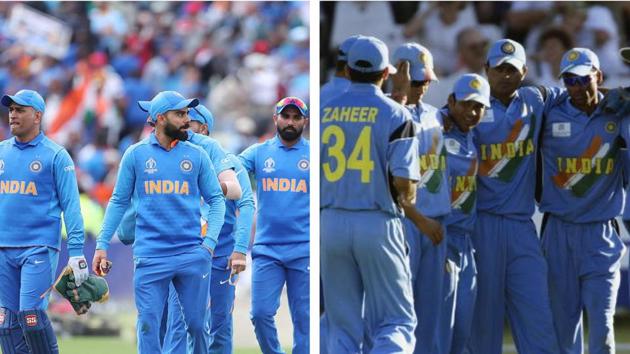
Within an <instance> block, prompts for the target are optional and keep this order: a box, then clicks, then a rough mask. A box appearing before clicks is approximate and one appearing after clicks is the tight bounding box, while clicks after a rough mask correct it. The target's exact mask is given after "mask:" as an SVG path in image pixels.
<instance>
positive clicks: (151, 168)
mask: <svg viewBox="0 0 630 354" xmlns="http://www.w3.org/2000/svg"><path fill="white" fill-rule="evenodd" d="M144 167H145V168H144V172H146V173H148V174H152V173H155V172H157V162H156V161H155V159H153V158H152V157H149V159H148V160H147V161H146V162H145V163H144Z"/></svg>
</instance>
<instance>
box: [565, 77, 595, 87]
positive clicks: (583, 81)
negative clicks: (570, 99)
mask: <svg viewBox="0 0 630 354" xmlns="http://www.w3.org/2000/svg"><path fill="white" fill-rule="evenodd" d="M591 76H592V75H586V76H563V77H562V82H564V86H586V85H588V84H590V83H591V80H592V78H591Z"/></svg>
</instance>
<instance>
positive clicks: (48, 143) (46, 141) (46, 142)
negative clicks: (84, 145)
mask: <svg viewBox="0 0 630 354" xmlns="http://www.w3.org/2000/svg"><path fill="white" fill-rule="evenodd" d="M40 144H41V145H42V146H43V147H45V148H46V149H48V150H50V151H52V153H53V154H56V153H58V152H59V151H61V150H64V151H65V150H66V149H65V148H64V147H63V146H61V145H59V144H57V143H56V142H54V141H52V140H51V139H50V138H49V137H47V136H46V135H44V136H43V137H42V140H41V141H40Z"/></svg>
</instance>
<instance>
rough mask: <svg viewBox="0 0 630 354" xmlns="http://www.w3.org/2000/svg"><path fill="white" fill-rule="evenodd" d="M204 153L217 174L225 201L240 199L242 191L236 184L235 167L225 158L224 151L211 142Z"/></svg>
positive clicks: (218, 145)
mask: <svg viewBox="0 0 630 354" xmlns="http://www.w3.org/2000/svg"><path fill="white" fill-rule="evenodd" d="M206 152H207V153H208V156H209V157H210V160H211V162H212V164H213V167H214V169H215V170H216V171H217V172H218V173H219V174H218V177H219V183H220V184H221V190H222V191H223V195H224V196H225V198H226V199H230V200H237V199H239V198H240V197H241V194H242V190H241V186H240V185H239V184H238V179H237V178H236V173H235V172H234V170H235V167H234V163H233V162H232V160H231V159H229V158H227V154H226V153H225V150H223V148H222V147H221V145H220V144H219V143H218V142H216V141H214V140H213V144H209V145H208V146H207V147H206Z"/></svg>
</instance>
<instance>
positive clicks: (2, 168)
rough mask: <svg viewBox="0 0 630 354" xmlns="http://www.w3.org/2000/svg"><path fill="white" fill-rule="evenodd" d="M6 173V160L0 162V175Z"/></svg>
mask: <svg viewBox="0 0 630 354" xmlns="http://www.w3.org/2000/svg"><path fill="white" fill-rule="evenodd" d="M3 173H4V160H0V175H1V174H3Z"/></svg>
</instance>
